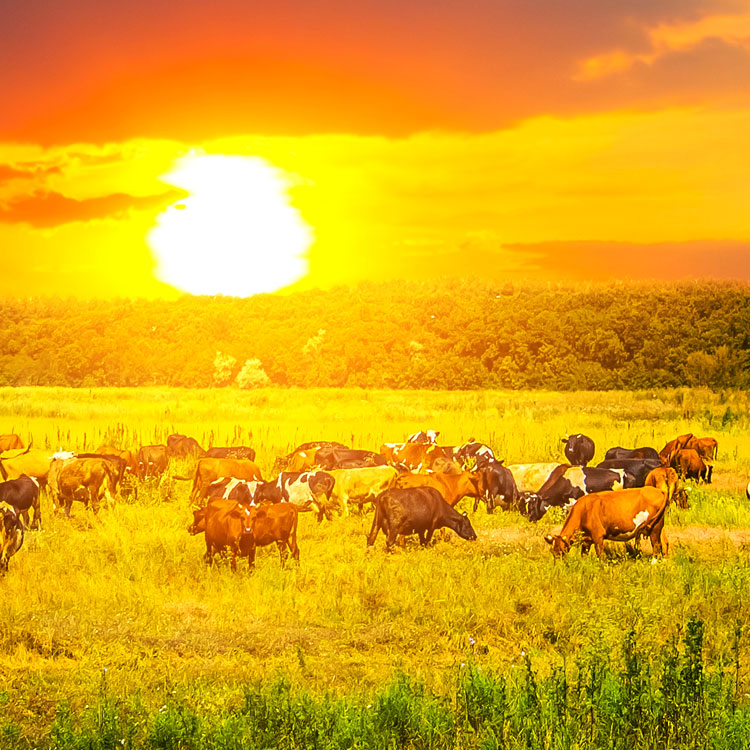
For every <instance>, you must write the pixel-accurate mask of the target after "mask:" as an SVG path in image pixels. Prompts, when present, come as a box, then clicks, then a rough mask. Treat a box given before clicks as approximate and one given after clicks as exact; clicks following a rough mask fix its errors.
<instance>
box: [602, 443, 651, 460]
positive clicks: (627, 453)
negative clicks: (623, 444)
mask: <svg viewBox="0 0 750 750" xmlns="http://www.w3.org/2000/svg"><path fill="white" fill-rule="evenodd" d="M622 458H641V459H648V460H650V461H661V458H659V453H658V452H657V450H656V448H648V447H645V448H632V449H631V448H620V447H619V446H618V447H617V448H610V449H609V450H608V451H607V452H606V453H605V454H604V460H605V461H614V460H617V459H622Z"/></svg>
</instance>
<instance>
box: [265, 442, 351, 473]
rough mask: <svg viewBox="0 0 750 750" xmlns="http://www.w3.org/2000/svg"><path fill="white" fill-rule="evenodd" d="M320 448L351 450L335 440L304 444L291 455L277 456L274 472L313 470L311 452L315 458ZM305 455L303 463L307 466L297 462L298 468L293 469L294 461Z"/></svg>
mask: <svg viewBox="0 0 750 750" xmlns="http://www.w3.org/2000/svg"><path fill="white" fill-rule="evenodd" d="M318 448H341V449H342V450H349V446H347V445H344V444H343V443H337V442H336V441H335V440H313V441H312V442H309V443H302V445H298V446H297V447H296V448H295V449H294V450H293V451H292V452H291V453H288V454H287V455H286V456H277V457H276V461H275V462H274V465H273V470H274V471H307V470H308V469H312V468H313V466H314V465H315V464H314V463H309V462H308V461H309V452H310V451H312V452H313V453H312V455H313V456H314V455H315V453H316V452H317V450H318ZM300 453H304V454H305V456H304V458H303V461H304V462H305V466H301V465H300V463H301V462H300V461H297V462H296V463H295V466H296V467H297V468H293V467H292V465H291V464H292V461H293V460H294V458H295V457H296V456H297V455H298V454H300Z"/></svg>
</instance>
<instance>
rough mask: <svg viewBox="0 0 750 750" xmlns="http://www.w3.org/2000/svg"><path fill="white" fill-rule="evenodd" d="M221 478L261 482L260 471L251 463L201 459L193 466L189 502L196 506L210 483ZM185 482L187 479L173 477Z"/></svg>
mask: <svg viewBox="0 0 750 750" xmlns="http://www.w3.org/2000/svg"><path fill="white" fill-rule="evenodd" d="M222 477H234V478H235V479H244V480H246V481H253V480H259V481H263V477H262V476H261V474H260V469H259V468H258V467H257V466H256V465H255V464H254V463H253V462H252V461H247V460H245V459H240V458H201V459H199V460H198V463H197V464H196V465H195V473H194V474H193V487H192V489H191V490H190V502H191V504H192V505H198V504H200V502H201V501H202V500H203V499H204V498H205V497H206V493H207V492H208V488H209V487H210V485H211V482H215V481H216V480H217V479H221V478H222ZM175 479H181V480H186V479H188V477H175Z"/></svg>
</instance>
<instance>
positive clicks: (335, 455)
mask: <svg viewBox="0 0 750 750" xmlns="http://www.w3.org/2000/svg"><path fill="white" fill-rule="evenodd" d="M315 464H316V466H318V467H320V468H321V469H323V470H324V471H329V470H331V469H364V468H366V467H369V466H385V465H386V461H385V459H384V458H383V456H381V455H380V454H379V453H374V452H373V451H365V450H352V449H350V448H332V447H328V446H324V447H322V448H318V452H317V454H316V456H315Z"/></svg>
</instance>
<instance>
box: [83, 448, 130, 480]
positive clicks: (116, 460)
mask: <svg viewBox="0 0 750 750" xmlns="http://www.w3.org/2000/svg"><path fill="white" fill-rule="evenodd" d="M75 457H76V458H103V459H104V460H105V461H109V462H110V463H111V464H112V468H113V469H114V470H115V475H116V477H117V479H116V482H115V488H116V487H117V486H118V485H120V484H122V480H123V477H124V476H125V470H126V469H127V463H126V461H125V459H124V458H120V456H115V455H112V454H111V453H76V454H75Z"/></svg>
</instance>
